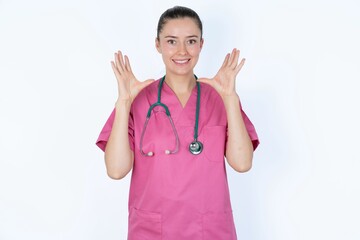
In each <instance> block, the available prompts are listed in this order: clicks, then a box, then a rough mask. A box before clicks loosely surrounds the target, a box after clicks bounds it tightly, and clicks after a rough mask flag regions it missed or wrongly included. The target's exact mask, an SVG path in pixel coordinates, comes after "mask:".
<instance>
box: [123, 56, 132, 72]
mask: <svg viewBox="0 0 360 240" xmlns="http://www.w3.org/2000/svg"><path fill="white" fill-rule="evenodd" d="M125 69H126V70H127V71H129V72H132V70H131V66H130V60H129V58H128V56H126V55H125Z"/></svg>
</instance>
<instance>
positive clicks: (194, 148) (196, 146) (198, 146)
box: [140, 75, 203, 157]
mask: <svg viewBox="0 0 360 240" xmlns="http://www.w3.org/2000/svg"><path fill="white" fill-rule="evenodd" d="M195 78H196V79H197V77H196V75H195ZM164 81H165V76H164V77H163V78H162V79H161V80H160V83H159V87H158V99H157V102H156V103H154V104H152V105H151V106H150V108H149V110H148V112H147V115H146V121H145V124H144V128H143V130H142V133H141V137H140V152H141V154H142V155H143V156H149V157H151V156H153V155H154V153H153V152H148V153H145V152H144V151H143V139H144V135H145V132H146V128H147V125H148V122H149V120H150V116H151V111H152V110H153V108H154V107H157V106H160V107H162V108H164V109H165V113H166V116H167V117H168V119H169V122H170V124H171V127H172V129H173V132H174V135H175V139H176V147H175V150H173V151H171V150H165V154H174V153H177V152H178V151H179V144H180V143H179V136H178V133H177V131H176V128H175V125H174V122H173V120H172V118H171V115H170V111H169V108H168V107H167V106H166V105H165V104H163V103H161V89H162V86H163V83H164ZM196 85H197V100H196V115H195V129H194V141H193V142H191V143H190V145H189V151H190V152H191V153H192V154H195V155H197V154H199V153H201V152H202V149H203V144H202V143H201V142H199V141H198V140H197V138H198V128H199V112H200V83H199V82H196Z"/></svg>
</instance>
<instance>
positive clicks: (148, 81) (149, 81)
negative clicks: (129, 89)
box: [140, 79, 155, 89]
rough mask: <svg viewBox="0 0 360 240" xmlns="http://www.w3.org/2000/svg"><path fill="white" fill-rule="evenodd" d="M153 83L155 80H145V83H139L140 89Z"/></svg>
mask: <svg viewBox="0 0 360 240" xmlns="http://www.w3.org/2000/svg"><path fill="white" fill-rule="evenodd" d="M154 81H155V79H147V80H145V81H143V82H142V83H141V85H140V86H141V89H143V88H145V87H147V86H148V85H150V84H151V83H152V82H154Z"/></svg>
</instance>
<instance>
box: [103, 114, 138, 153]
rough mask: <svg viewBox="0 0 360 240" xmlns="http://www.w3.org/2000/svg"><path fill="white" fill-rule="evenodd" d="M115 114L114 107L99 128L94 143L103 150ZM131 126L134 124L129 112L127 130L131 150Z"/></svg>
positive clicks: (132, 147) (132, 129) (132, 130)
mask: <svg viewBox="0 0 360 240" xmlns="http://www.w3.org/2000/svg"><path fill="white" fill-rule="evenodd" d="M115 114H116V111H115V109H114V110H113V111H112V113H111V114H110V116H109V118H108V120H107V121H106V123H105V125H104V127H103V129H102V130H101V132H100V135H99V137H98V139H97V140H96V145H97V146H98V147H99V148H100V149H101V150H103V151H104V152H105V148H106V143H107V141H108V139H109V136H110V133H111V129H112V125H113V123H114V119H115ZM133 126H134V121H133V118H132V113H131V112H130V115H129V130H128V132H129V144H130V148H131V150H132V151H134V128H133Z"/></svg>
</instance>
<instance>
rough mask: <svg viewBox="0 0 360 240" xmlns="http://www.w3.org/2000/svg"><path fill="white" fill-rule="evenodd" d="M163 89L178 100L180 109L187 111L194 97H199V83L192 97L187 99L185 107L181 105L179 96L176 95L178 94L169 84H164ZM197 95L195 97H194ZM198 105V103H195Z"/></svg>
mask: <svg viewBox="0 0 360 240" xmlns="http://www.w3.org/2000/svg"><path fill="white" fill-rule="evenodd" d="M163 89H166V90H167V91H169V92H171V95H173V96H174V97H175V98H176V100H177V103H178V104H179V107H180V108H181V109H182V110H185V108H187V105H189V102H190V101H191V100H192V98H193V97H196V96H197V83H195V85H194V87H193V89H192V90H191V93H190V96H189V98H188V99H187V101H186V103H185V105H184V106H183V105H182V104H181V101H180V100H179V98H178V96H177V95H176V93H175V92H174V90H172V88H171V87H170V86H169V85H168V84H167V82H165V81H164V84H163ZM194 95H195V96H194ZM195 104H196V102H195Z"/></svg>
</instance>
